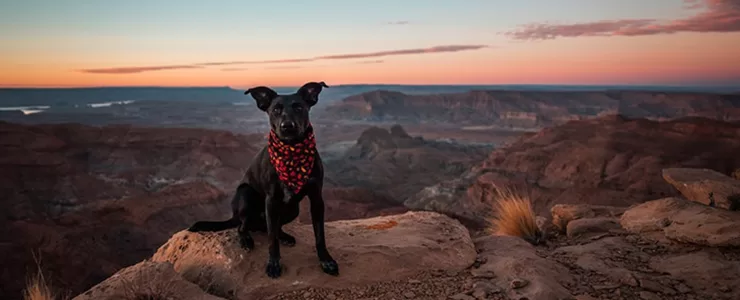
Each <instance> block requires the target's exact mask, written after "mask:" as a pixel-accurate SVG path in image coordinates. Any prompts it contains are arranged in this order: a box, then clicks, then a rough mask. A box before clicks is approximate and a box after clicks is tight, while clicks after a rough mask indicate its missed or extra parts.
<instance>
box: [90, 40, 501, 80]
mask: <svg viewBox="0 0 740 300" xmlns="http://www.w3.org/2000/svg"><path fill="white" fill-rule="evenodd" d="M487 47H488V46H486V45H443V46H435V47H429V48H416V49H400V50H388V51H379V52H366V53H349V54H338V55H325V56H317V57H313V58H291V59H274V60H257V61H224V62H203V63H194V64H189V65H173V66H142V67H126V68H101V69H84V70H80V72H85V73H99V74H130V73H141V72H148V71H158V70H171V69H194V68H202V67H208V66H233V65H250V64H282V63H302V62H312V61H317V60H338V59H357V58H374V57H383V56H394V55H413V54H429V53H444V52H460V51H470V50H478V49H483V48H487ZM382 62H383V61H382V60H375V61H370V62H365V63H382ZM358 63H363V62H358ZM295 68H296V67H294V66H289V67H286V68H279V67H271V68H267V69H295ZM232 69H233V68H227V69H221V70H222V71H227V70H228V71H236V70H232Z"/></svg>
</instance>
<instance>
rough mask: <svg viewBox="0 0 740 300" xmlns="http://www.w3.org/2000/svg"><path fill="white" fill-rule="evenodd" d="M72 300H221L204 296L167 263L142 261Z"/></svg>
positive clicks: (207, 295)
mask: <svg viewBox="0 0 740 300" xmlns="http://www.w3.org/2000/svg"><path fill="white" fill-rule="evenodd" d="M72 299H73V300H108V299H110V300H120V299H192V300H218V299H221V300H223V299H224V298H221V297H216V296H213V295H210V294H207V293H206V292H204V291H203V290H201V288H200V287H198V286H197V285H195V284H193V283H191V282H188V281H187V280H185V279H184V278H182V276H180V274H178V273H177V272H175V269H174V268H173V267H172V264H170V263H168V262H152V261H143V262H140V263H138V264H135V265H133V266H130V267H127V268H124V269H121V270H120V271H118V272H117V273H116V274H113V276H111V277H109V278H108V279H106V280H105V281H103V282H101V283H99V284H98V285H96V286H94V287H92V288H91V289H89V290H88V291H86V292H84V293H82V294H80V295H78V296H77V297H74V298H72Z"/></svg>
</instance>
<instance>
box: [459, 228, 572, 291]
mask: <svg viewBox="0 0 740 300" xmlns="http://www.w3.org/2000/svg"><path fill="white" fill-rule="evenodd" d="M475 245H476V247H477V249H478V250H479V251H480V254H479V255H480V258H479V259H480V260H482V261H484V263H483V264H482V265H481V266H480V267H479V268H478V269H476V270H473V271H472V272H471V273H472V274H473V277H474V282H475V285H476V286H475V287H474V289H475V290H474V291H473V293H474V294H475V293H477V294H479V295H485V297H489V298H483V299H493V296H494V295H505V296H506V297H508V298H503V299H523V298H526V299H533V300H535V299H536V300H560V299H568V298H570V297H572V296H571V294H570V292H569V291H568V290H567V289H566V288H565V287H563V284H573V283H574V281H573V277H572V276H571V275H570V274H569V272H568V269H567V268H565V267H564V266H562V265H560V264H558V263H557V262H554V261H551V260H547V259H545V258H542V257H540V256H538V255H537V251H536V249H535V247H533V246H532V245H530V244H529V243H527V242H525V241H524V240H522V239H520V238H517V237H510V236H486V237H482V238H479V239H476V241H475ZM478 298H480V297H478Z"/></svg>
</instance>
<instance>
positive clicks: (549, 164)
mask: <svg viewBox="0 0 740 300" xmlns="http://www.w3.org/2000/svg"><path fill="white" fill-rule="evenodd" d="M737 153H740V124H738V123H729V122H721V121H716V120H710V119H704V118H684V119H679V120H673V121H649V120H645V119H630V118H625V117H623V116H604V117H600V118H597V119H591V120H582V121H571V122H568V123H566V124H563V125H560V126H557V127H554V128H548V129H544V130H542V131H540V132H539V133H537V134H534V135H526V136H523V137H522V138H520V139H519V140H518V141H516V142H513V143H511V144H510V145H508V146H507V147H503V148H499V149H497V150H495V151H494V152H493V153H491V154H490V155H489V157H488V158H487V159H485V160H484V162H483V163H481V164H480V165H477V166H475V167H474V168H472V169H471V170H469V171H467V172H466V173H464V174H463V175H462V176H460V177H459V178H456V179H453V180H449V181H446V182H443V183H440V184H437V185H432V186H430V187H427V188H425V189H424V190H422V191H421V192H419V193H418V194H416V195H414V196H412V197H409V198H408V199H407V200H406V201H405V204H406V206H407V207H409V208H411V209H428V210H435V211H442V212H446V213H450V214H452V215H457V216H461V217H465V218H470V219H472V220H475V221H476V222H482V221H483V220H484V219H485V216H486V215H487V214H488V213H489V210H490V207H491V201H492V193H491V189H492V188H493V187H494V186H514V187H516V188H519V189H520V191H521V192H523V193H528V194H529V195H530V196H531V197H532V199H533V202H534V203H533V204H534V206H535V209H536V210H537V211H539V212H543V211H547V210H548V209H549V208H550V207H551V206H552V205H553V204H557V203H588V204H595V205H617V206H624V205H629V204H634V203H640V202H642V201H645V200H649V199H654V198H656V197H668V196H675V195H677V194H678V191H676V190H675V189H674V188H673V187H672V186H671V185H669V184H668V183H666V182H665V181H664V180H663V178H662V173H661V172H662V169H664V168H668V167H690V168H708V169H712V170H715V171H718V172H719V173H722V174H731V173H732V172H733V171H734V170H735V169H736V168H738V167H740V157H739V156H738V155H737Z"/></svg>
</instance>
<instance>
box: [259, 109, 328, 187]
mask: <svg viewBox="0 0 740 300" xmlns="http://www.w3.org/2000/svg"><path fill="white" fill-rule="evenodd" d="M267 152H268V154H269V155H270V163H272V165H273V166H274V167H275V171H277V174H278V177H279V178H280V181H282V182H283V183H284V184H285V185H287V186H288V188H290V189H291V190H292V191H293V192H294V193H296V194H298V192H300V190H301V188H302V187H303V185H305V184H306V182H308V178H309V176H310V175H311V170H313V163H314V159H315V155H316V138H315V136H314V133H313V126H311V124H310V123H309V124H308V128H307V129H306V138H305V139H304V140H303V141H301V142H299V143H295V144H286V143H284V142H283V141H281V140H280V139H278V137H277V135H276V134H275V132H274V131H272V130H270V136H269V144H268V147H267Z"/></svg>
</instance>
